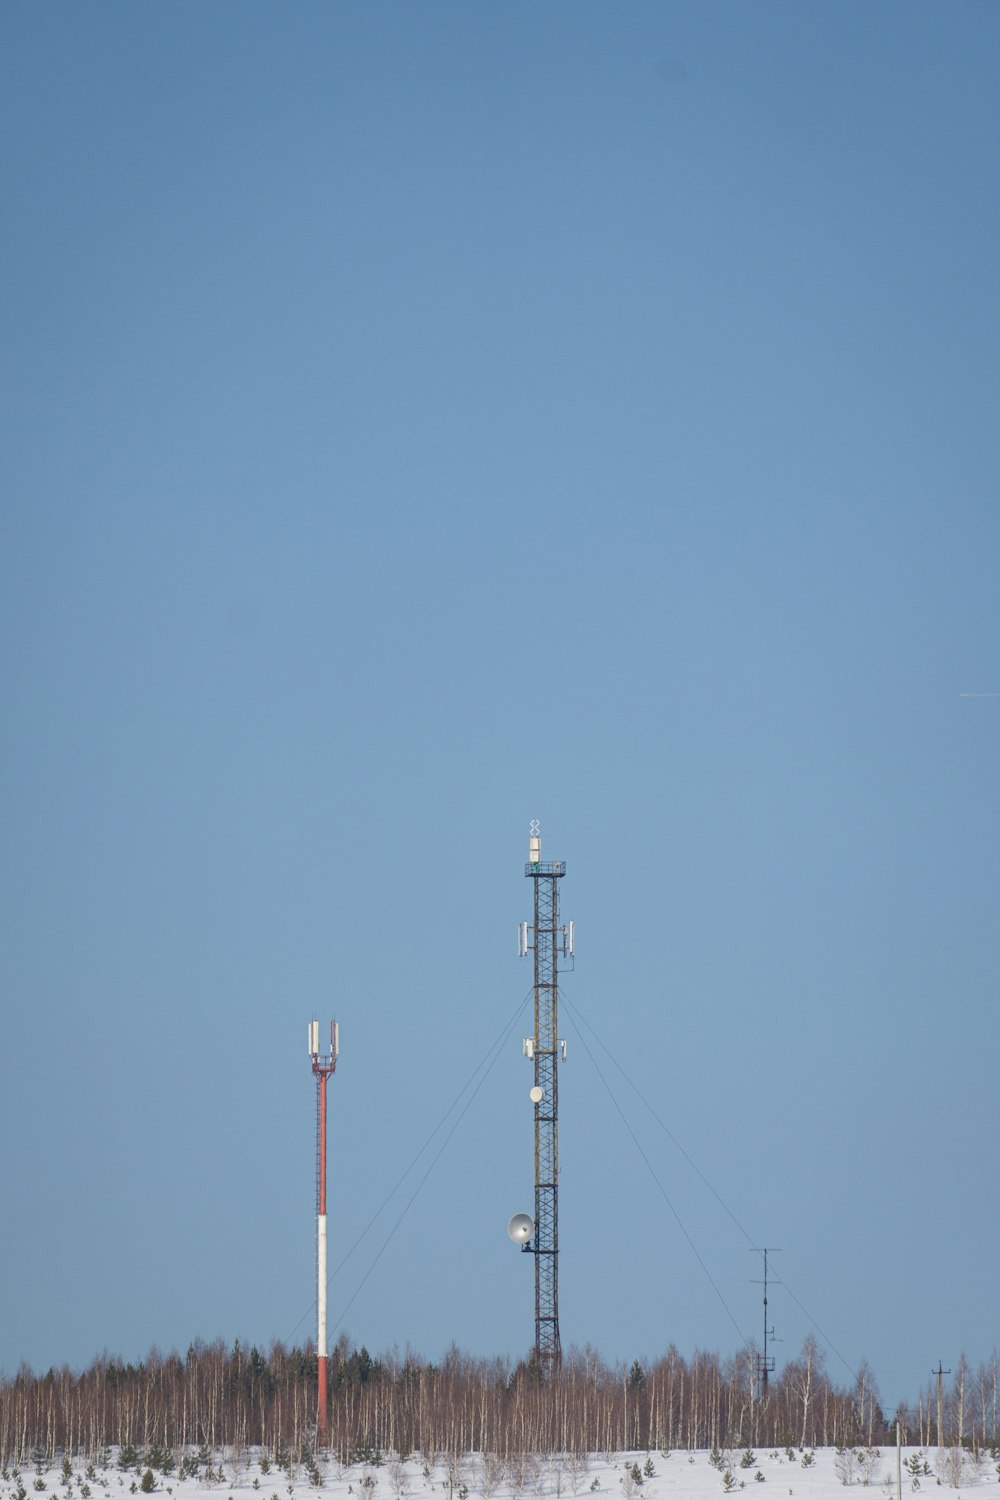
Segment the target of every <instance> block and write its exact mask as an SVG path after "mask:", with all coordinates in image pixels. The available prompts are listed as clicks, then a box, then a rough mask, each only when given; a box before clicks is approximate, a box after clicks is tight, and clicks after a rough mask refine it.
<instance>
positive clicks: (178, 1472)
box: [0, 1447, 1000, 1500]
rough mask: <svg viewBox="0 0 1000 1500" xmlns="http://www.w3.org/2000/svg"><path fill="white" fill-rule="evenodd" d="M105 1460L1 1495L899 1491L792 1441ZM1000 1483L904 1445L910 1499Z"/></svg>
mask: <svg viewBox="0 0 1000 1500" xmlns="http://www.w3.org/2000/svg"><path fill="white" fill-rule="evenodd" d="M107 1457H108V1462H107V1464H105V1465H102V1464H93V1463H92V1464H88V1463H87V1462H86V1461H85V1460H82V1459H77V1460H75V1461H70V1460H64V1461H62V1463H61V1464H60V1463H56V1464H54V1465H48V1466H46V1464H45V1462H44V1460H43V1461H41V1462H39V1463H31V1464H26V1465H24V1466H23V1468H22V1469H21V1470H17V1469H10V1468H8V1469H6V1470H4V1471H3V1472H2V1475H0V1500H41V1497H43V1496H44V1497H46V1500H124V1497H125V1496H129V1497H131V1496H133V1495H136V1496H141V1495H142V1494H144V1493H145V1494H153V1495H156V1496H159V1497H160V1500H206V1495H207V1494H210V1493H212V1492H214V1493H215V1494H216V1495H218V1496H219V1497H220V1500H238V1497H240V1500H251V1497H257V1500H290V1497H299V1500H308V1496H309V1495H311V1494H325V1495H327V1496H329V1497H331V1500H432V1497H434V1500H572V1497H579V1500H589V1497H590V1496H595V1497H597V1500H662V1497H666V1496H691V1497H692V1500H702V1497H704V1500H709V1497H711V1500H715V1497H717V1496H720V1495H724V1494H739V1493H740V1492H746V1491H750V1492H751V1493H753V1494H755V1495H756V1493H757V1492H758V1489H760V1491H761V1494H762V1496H764V1497H766V1496H771V1497H772V1500H778V1497H779V1496H780V1497H782V1500H784V1497H785V1496H786V1494H787V1495H788V1496H792V1497H794V1500H834V1497H835V1496H838V1497H839V1496H840V1495H842V1493H843V1490H844V1488H845V1486H846V1487H849V1488H851V1489H857V1490H859V1491H865V1490H867V1491H869V1492H872V1493H874V1494H876V1495H879V1496H885V1497H888V1496H892V1495H895V1494H896V1493H897V1481H896V1472H897V1471H896V1450H895V1448H884V1449H882V1450H881V1451H879V1450H875V1451H873V1452H870V1453H867V1454H866V1453H865V1452H864V1450H860V1449H858V1450H854V1451H853V1452H847V1453H838V1452H836V1451H835V1450H833V1449H830V1448H827V1449H822V1448H820V1449H816V1450H815V1451H812V1450H809V1449H805V1450H802V1449H795V1448H793V1449H771V1450H767V1451H764V1450H758V1451H755V1452H742V1451H740V1450H738V1449H737V1450H735V1451H728V1450H727V1451H725V1452H723V1453H721V1454H720V1453H714V1454H709V1453H707V1452H705V1451H699V1452H693V1453H687V1452H673V1453H670V1454H667V1455H664V1454H662V1453H657V1452H653V1453H644V1452H642V1453H630V1454H610V1455H609V1454H592V1455H589V1456H586V1457H583V1458H574V1457H573V1456H572V1455H565V1456H562V1457H559V1456H547V1457H535V1456H532V1455H527V1456H520V1457H516V1458H514V1459H511V1460H508V1461H507V1462H502V1461H501V1460H499V1459H497V1458H495V1457H492V1456H490V1455H487V1456H486V1457H485V1458H484V1457H482V1456H480V1455H478V1454H469V1455H467V1456H465V1457H464V1458H462V1459H461V1460H458V1461H454V1460H449V1459H447V1458H444V1457H442V1458H439V1459H438V1460H437V1461H435V1462H434V1463H433V1464H432V1463H431V1462H430V1461H428V1460H426V1459H424V1458H421V1457H420V1456H419V1455H418V1456H415V1457H411V1458H408V1459H407V1460H406V1461H405V1462H399V1461H398V1460H394V1459H393V1458H392V1457H391V1456H388V1455H387V1456H385V1457H384V1458H383V1459H382V1461H381V1462H379V1463H371V1462H369V1463H363V1462H356V1463H351V1464H347V1463H343V1462H341V1461H339V1460H338V1459H336V1458H335V1457H323V1458H320V1459H318V1460H317V1461H315V1462H314V1461H313V1460H312V1458H310V1457H308V1456H306V1457H305V1458H304V1459H303V1461H302V1462H299V1463H295V1462H292V1461H287V1462H286V1463H284V1464H282V1465H276V1464H275V1463H274V1462H273V1461H272V1460H269V1459H268V1458H267V1457H266V1456H262V1455H261V1454H260V1453H258V1452H256V1451H241V1450H233V1449H225V1450H222V1451H221V1452H219V1453H216V1454H215V1455H209V1454H207V1453H206V1452H205V1450H202V1454H201V1457H200V1462H198V1463H197V1465H196V1466H195V1464H194V1463H193V1460H194V1459H195V1457H196V1456H195V1455H194V1454H191V1455H189V1457H188V1458H187V1459H185V1458H184V1456H183V1455H175V1459H174V1464H173V1466H172V1467H171V1469H170V1472H167V1473H163V1472H162V1471H160V1470H158V1469H153V1468H151V1467H149V1466H148V1465H147V1464H145V1463H143V1462H141V1461H140V1462H137V1463H136V1464H135V1465H134V1466H132V1467H130V1468H126V1469H122V1468H121V1467H119V1465H118V1454H117V1453H116V1452H115V1450H112V1452H111V1454H110V1455H108V1456H107ZM154 1457H156V1456H155V1455H154ZM194 1467H196V1472H192V1468H194ZM998 1478H1000V1465H998V1463H997V1457H996V1455H991V1454H990V1453H988V1452H986V1451H983V1452H982V1453H980V1454H979V1455H972V1454H969V1453H963V1452H962V1451H961V1450H959V1449H943V1450H940V1451H939V1450H937V1449H935V1448H931V1449H928V1450H924V1449H918V1448H912V1447H911V1448H904V1449H903V1451H902V1485H901V1489H902V1494H903V1495H904V1496H912V1495H913V1494H914V1493H920V1492H921V1491H928V1490H929V1491H931V1492H932V1493H933V1494H935V1495H944V1494H956V1493H961V1492H962V1491H963V1490H969V1489H978V1488H986V1489H987V1492H988V1487H989V1486H991V1485H996V1484H997V1482H998ZM764 1486H766V1489H764V1488H763V1487H764Z"/></svg>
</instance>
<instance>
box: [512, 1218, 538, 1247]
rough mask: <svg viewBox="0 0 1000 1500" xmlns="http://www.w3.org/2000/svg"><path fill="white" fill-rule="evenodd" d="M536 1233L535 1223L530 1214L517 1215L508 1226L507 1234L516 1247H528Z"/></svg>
mask: <svg viewBox="0 0 1000 1500" xmlns="http://www.w3.org/2000/svg"><path fill="white" fill-rule="evenodd" d="M534 1232H535V1221H534V1220H533V1219H532V1217H531V1215H530V1214H515V1215H514V1217H513V1218H512V1219H511V1221H510V1223H509V1224H508V1225H507V1233H508V1234H509V1235H510V1237H511V1239H512V1240H513V1241H514V1244H515V1245H526V1244H527V1243H528V1241H529V1240H530V1239H531V1236H532V1235H533V1234H534Z"/></svg>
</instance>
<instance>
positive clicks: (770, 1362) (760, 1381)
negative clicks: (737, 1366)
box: [753, 1245, 781, 1405]
mask: <svg viewBox="0 0 1000 1500" xmlns="http://www.w3.org/2000/svg"><path fill="white" fill-rule="evenodd" d="M754 1254H755V1255H763V1257H764V1280H763V1282H760V1281H756V1280H755V1281H754V1283H753V1284H754V1286H761V1285H763V1287H764V1352H763V1354H758V1355H757V1359H756V1365H757V1399H758V1401H760V1402H761V1404H762V1405H763V1403H764V1402H765V1401H766V1400H767V1382H768V1379H769V1378H770V1376H771V1375H773V1374H774V1355H773V1354H768V1352H767V1346H768V1341H770V1342H771V1343H772V1344H777V1343H780V1342H781V1340H780V1339H776V1338H775V1336H774V1329H773V1328H769V1327H768V1313H767V1289H768V1286H769V1285H771V1286H780V1285H781V1282H780V1281H775V1282H771V1281H770V1279H769V1277H768V1265H767V1257H768V1256H769V1255H780V1254H781V1249H780V1246H775V1245H764V1246H762V1247H760V1248H755V1249H754Z"/></svg>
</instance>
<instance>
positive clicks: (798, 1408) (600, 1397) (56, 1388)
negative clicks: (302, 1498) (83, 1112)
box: [0, 1338, 1000, 1464]
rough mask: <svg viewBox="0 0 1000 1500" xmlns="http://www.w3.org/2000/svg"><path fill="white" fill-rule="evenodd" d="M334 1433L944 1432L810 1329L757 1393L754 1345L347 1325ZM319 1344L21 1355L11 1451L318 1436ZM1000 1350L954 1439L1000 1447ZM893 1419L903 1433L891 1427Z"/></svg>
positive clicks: (400, 1440) (6, 1413) (596, 1446)
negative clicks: (381, 1347)
mask: <svg viewBox="0 0 1000 1500" xmlns="http://www.w3.org/2000/svg"><path fill="white" fill-rule="evenodd" d="M330 1375H331V1409H330V1447H331V1449H332V1450H333V1452H334V1454H335V1455H336V1456H338V1457H339V1458H340V1459H342V1460H343V1461H344V1462H351V1461H353V1460H355V1459H356V1458H358V1457H361V1458H362V1459H364V1458H366V1457H369V1458H370V1456H371V1455H375V1454H382V1455H385V1456H387V1457H388V1456H389V1455H392V1454H397V1455H400V1456H402V1457H407V1456H409V1455H410V1454H416V1453H419V1454H421V1455H423V1456H424V1457H425V1458H426V1459H430V1460H431V1461H432V1462H433V1461H436V1460H437V1459H439V1458H441V1457H442V1456H449V1455H456V1456H457V1455H460V1454H464V1453H469V1452H479V1453H484V1454H485V1453H492V1454H496V1455H498V1456H499V1457H501V1458H503V1459H505V1460H507V1461H509V1460H510V1459H511V1458H512V1457H513V1456H514V1455H517V1454H556V1453H562V1454H583V1453H588V1452H589V1453H620V1452H626V1451H631V1450H659V1451H667V1450H670V1449H675V1448H686V1449H694V1448H727V1447H730V1448H731V1447H737V1446H743V1445H747V1444H753V1445H763V1446H767V1447H776V1446H779V1445H781V1446H784V1445H787V1444H795V1445H797V1446H802V1447H819V1446H828V1445H841V1444H862V1445H867V1446H868V1447H871V1446H872V1445H874V1444H878V1443H884V1442H886V1441H889V1440H893V1441H894V1429H895V1422H896V1420H897V1419H899V1420H900V1421H901V1422H902V1424H903V1436H904V1440H905V1441H910V1442H913V1443H920V1444H923V1445H927V1444H933V1443H936V1442H937V1440H938V1429H937V1421H938V1409H937V1390H936V1387H935V1388H934V1389H932V1388H931V1387H930V1385H929V1386H928V1388H927V1390H926V1391H924V1392H922V1393H921V1394H920V1395H919V1396H918V1398H917V1400H916V1402H915V1403H914V1405H913V1406H912V1407H904V1408H901V1409H900V1410H899V1411H898V1412H892V1413H883V1411H882V1408H881V1405H880V1400H879V1394H878V1391H877V1389H876V1386H875V1383H874V1381H873V1379H872V1377H871V1374H870V1372H869V1371H868V1369H867V1367H866V1366H864V1365H862V1368H861V1370H860V1371H858V1372H857V1374H856V1375H855V1376H854V1377H853V1378H849V1380H848V1382H847V1384H846V1385H842V1386H838V1385H836V1384H835V1383H834V1382H833V1380H832V1379H831V1377H830V1375H829V1373H828V1371H827V1369H826V1366H825V1362H824V1358H823V1355H822V1353H821V1351H820V1349H819V1347H818V1345H817V1343H816V1341H815V1340H814V1339H812V1338H808V1339H806V1341H805V1343H804V1345H803V1347H802V1350H801V1352H800V1354H799V1355H798V1357H797V1358H796V1359H794V1360H791V1361H790V1362H789V1363H788V1364H786V1365H785V1367H784V1368H783V1369H782V1370H781V1372H780V1373H779V1374H777V1375H774V1376H772V1378H771V1380H770V1383H769V1386H768V1389H767V1392H766V1396H765V1397H764V1399H763V1400H762V1399H760V1394H759V1392H758V1390H757V1388H756V1383H755V1380H754V1378H753V1356H752V1354H748V1353H746V1352H743V1353H741V1354H740V1355H738V1356H736V1357H734V1358H729V1359H724V1358H720V1357H719V1356H718V1355H716V1354H701V1353H696V1354H694V1355H693V1356H691V1357H690V1358H688V1359H685V1358H682V1357H681V1355H680V1354H678V1352H677V1351H676V1349H674V1348H670V1349H668V1350H667V1352H666V1354H664V1355H663V1356H662V1357H660V1358H659V1359H656V1360H654V1361H647V1362H646V1363H640V1362H639V1361H638V1360H637V1361H634V1362H633V1363H632V1364H631V1365H617V1366H609V1365H607V1364H606V1363H604V1361H603V1360H602V1359H601V1358H600V1357H599V1356H598V1355H597V1354H595V1353H594V1352H593V1351H591V1350H589V1349H584V1350H582V1351H581V1350H571V1351H570V1353H569V1354H568V1355H567V1356H566V1357H565V1358H564V1361H563V1365H562V1368H561V1370H560V1371H559V1372H558V1374H556V1375H554V1376H552V1377H551V1378H549V1379H547V1380H544V1381H543V1380H541V1379H539V1376H538V1372H537V1370H535V1369H534V1368H533V1367H532V1366H531V1365H525V1364H517V1365H513V1364H512V1363H511V1362H510V1361H509V1360H506V1359H479V1358H472V1357H469V1356H467V1355H464V1354H462V1353H461V1352H459V1351H458V1350H457V1349H454V1348H452V1349H451V1350H450V1351H449V1352H448V1354H447V1355H446V1356H445V1357H444V1358H443V1359H442V1360H440V1361H439V1362H438V1363H436V1364H435V1363H428V1362H426V1361H424V1360H421V1359H419V1358H417V1357H415V1356H413V1355H409V1354H408V1355H407V1356H406V1357H405V1358H401V1357H400V1356H399V1355H398V1354H396V1353H391V1354H387V1355H382V1356H380V1357H379V1358H373V1357H372V1356H370V1355H369V1354H368V1352H367V1350H365V1349H364V1348H362V1349H360V1350H359V1349H354V1350H351V1349H350V1347H349V1346H348V1344H347V1343H346V1341H342V1342H341V1344H340V1345H339V1346H338V1348H337V1350H336V1351H335V1353H334V1355H333V1356H332V1357H331V1365H330ZM315 1390H316V1358H315V1353H314V1351H313V1350H312V1349H311V1347H309V1346H307V1347H306V1348H304V1349H286V1348H285V1347H283V1346H282V1345H281V1344H273V1345H272V1346H271V1347H270V1349H269V1350H268V1351H267V1352H266V1353H262V1352H261V1351H260V1350H258V1349H257V1348H251V1349H249V1350H247V1349H244V1348H243V1347H241V1345H240V1344H239V1343H237V1344H236V1345H235V1346H234V1347H233V1348H232V1349H229V1348H227V1347H226V1346H225V1345H224V1344H223V1343H221V1342H217V1343H213V1344H205V1343H201V1342H198V1343H195V1344H192V1345H191V1347H190V1348H189V1349H188V1350H187V1352H186V1354H184V1355H183V1356H181V1355H179V1354H175V1353H174V1354H169V1355H163V1354H160V1353H159V1352H157V1351H156V1350H153V1351H152V1352H151V1353H150V1354H149V1356H148V1357H147V1358H146V1359H144V1360H142V1361H141V1362H139V1363H137V1364H131V1363H123V1362H122V1361H121V1360H118V1359H113V1358H110V1357H108V1356H104V1357H102V1358H99V1359H97V1360H95V1361H94V1363H93V1364H92V1365H91V1366H90V1367H89V1368H88V1369H86V1370H83V1371H82V1372H74V1371H71V1370H70V1369H68V1368H66V1367H63V1368H61V1369H51V1370H49V1371H47V1372H46V1373H45V1374H43V1375H42V1374H36V1373H34V1372H32V1371H31V1370H29V1369H27V1368H26V1367H25V1368H22V1369H21V1370H20V1371H19V1372H18V1373H17V1375H15V1376H13V1377H2V1378H0V1461H2V1462H3V1463H4V1464H9V1463H13V1464H18V1463H21V1462H23V1461H25V1460H26V1459H28V1458H29V1457H31V1456H35V1457H39V1456H45V1457H47V1458H53V1457H54V1456H55V1455H57V1454H71V1455H86V1456H88V1457H96V1456H98V1455H101V1454H104V1453H106V1451H107V1450H108V1449H109V1448H111V1447H114V1446H118V1445H128V1446H130V1447H134V1448H135V1449H136V1450H138V1452H139V1453H149V1452H153V1451H157V1452H160V1453H171V1454H177V1453H179V1452H183V1451H188V1450H192V1449H199V1448H201V1449H203V1450H207V1452H209V1453H218V1452H221V1451H223V1450H226V1451H228V1452H230V1453H232V1452H234V1451H235V1452H243V1451H248V1450H249V1449H250V1448H253V1447H259V1448H260V1449H261V1450H263V1451H264V1452H270V1453H274V1454H292V1455H299V1456H301V1454H303V1453H306V1452H308V1451H309V1450H310V1449H311V1447H312V1445H313V1442H314V1439H315V1425H316V1423H315V1418H316V1413H315ZM997 1418H998V1360H997V1357H996V1355H994V1356H993V1358H992V1359H991V1360H990V1361H989V1362H987V1363H986V1364H984V1365H981V1366H980V1367H979V1368H978V1369H973V1368H972V1366H971V1365H969V1364H968V1363H967V1362H966V1360H965V1359H964V1357H963V1358H962V1360H961V1361H959V1363H958V1364H957V1365H956V1367H955V1370H954V1372H953V1373H952V1374H951V1376H950V1384H949V1387H948V1389H947V1391H946V1392H945V1400H944V1404H943V1412H942V1420H943V1423H944V1436H945V1441H947V1442H949V1443H958V1444H962V1445H965V1446H966V1447H969V1448H972V1449H976V1450H978V1449H979V1448H980V1447H995V1446H996V1445H997V1443H998V1440H1000V1431H998V1421H997ZM890 1427H891V1431H890Z"/></svg>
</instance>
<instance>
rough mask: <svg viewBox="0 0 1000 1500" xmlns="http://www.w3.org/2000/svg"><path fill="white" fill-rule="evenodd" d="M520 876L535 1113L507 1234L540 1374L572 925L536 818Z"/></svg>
mask: <svg viewBox="0 0 1000 1500" xmlns="http://www.w3.org/2000/svg"><path fill="white" fill-rule="evenodd" d="M524 873H525V876H526V877H527V878H528V879H529V880H531V881H532V883H533V887H534V913H533V921H532V922H530V923H529V922H522V923H521V925H520V927H519V928H518V940H517V947H518V953H519V955H520V956H521V957H526V956H527V955H528V954H529V953H532V954H533V955H534V1030H533V1032H532V1035H531V1036H529V1037H525V1039H524V1054H525V1056H526V1057H527V1058H528V1059H529V1060H530V1061H531V1062H532V1063H533V1065H534V1083H533V1086H532V1088H531V1090H530V1092H529V1095H528V1097H529V1098H530V1100H531V1103H532V1105H533V1106H534V1113H535V1214H534V1219H532V1217H531V1215H530V1214H515V1215H514V1217H513V1218H512V1219H511V1221H510V1223H509V1224H508V1226H507V1233H508V1234H509V1235H510V1238H511V1239H512V1240H513V1241H514V1243H515V1244H519V1245H520V1246H521V1249H522V1250H524V1251H526V1252H529V1253H531V1254H533V1255H534V1257H535V1348H534V1357H535V1362H536V1364H537V1365H538V1367H539V1369H540V1370H541V1372H542V1373H543V1374H549V1373H551V1372H552V1371H553V1370H557V1369H558V1368H559V1366H560V1364H561V1362H562V1343H561V1340H560V1336H559V1074H558V1064H559V1062H560V1061H562V1060H564V1059H565V1056H566V1043H565V1042H564V1041H563V1040H562V1039H561V1038H560V1036H559V959H560V958H572V957H573V924H572V922H570V924H569V926H568V927H565V926H562V925H561V924H560V921H559V881H560V880H561V879H562V877H563V876H564V875H565V873H566V865H565V864H564V862H563V861H562V860H550V861H548V862H546V861H543V859H542V839H541V830H540V828H539V825H538V819H537V818H533V819H532V820H531V826H530V828H529V831H528V863H527V864H526V865H525V867H524Z"/></svg>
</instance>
